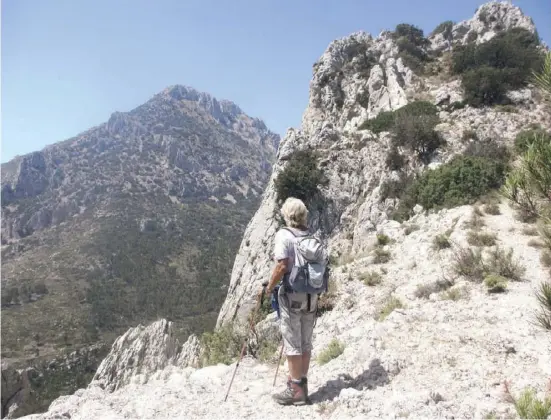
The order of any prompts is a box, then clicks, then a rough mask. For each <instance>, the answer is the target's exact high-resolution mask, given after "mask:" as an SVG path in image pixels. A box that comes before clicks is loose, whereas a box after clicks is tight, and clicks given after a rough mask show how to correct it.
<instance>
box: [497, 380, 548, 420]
mask: <svg viewBox="0 0 551 420" xmlns="http://www.w3.org/2000/svg"><path fill="white" fill-rule="evenodd" d="M505 393H506V395H508V396H509V400H510V401H512V402H513V404H514V406H515V410H516V412H517V414H518V416H519V417H520V418H521V419H547V418H549V416H551V394H550V393H549V392H548V393H547V395H546V396H545V397H544V398H543V399H541V400H540V399H539V398H538V397H537V394H536V391H535V390H534V389H533V388H525V389H524V390H523V391H522V393H521V394H520V396H519V397H518V398H515V397H513V395H512V394H511V392H510V391H509V386H508V384H507V383H506V384H505Z"/></svg>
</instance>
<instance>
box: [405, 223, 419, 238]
mask: <svg viewBox="0 0 551 420" xmlns="http://www.w3.org/2000/svg"><path fill="white" fill-rule="evenodd" d="M419 229H421V228H420V227H419V225H416V224H411V225H407V226H406V227H405V228H404V235H406V236H408V235H410V234H411V233H412V232H415V231H417V230H419Z"/></svg>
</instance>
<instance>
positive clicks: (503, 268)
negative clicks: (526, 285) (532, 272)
mask: <svg viewBox="0 0 551 420" xmlns="http://www.w3.org/2000/svg"><path fill="white" fill-rule="evenodd" d="M486 265H487V268H486V271H487V272H488V273H493V274H498V275H500V276H503V277H506V278H508V279H510V280H517V281H519V280H521V278H522V276H523V274H524V272H525V271H526V268H525V267H524V266H523V265H522V264H521V263H520V261H517V260H515V259H513V249H512V248H509V250H508V251H505V250H503V249H501V248H499V247H496V248H495V249H493V250H491V251H490V253H489V261H488V262H487V263H486Z"/></svg>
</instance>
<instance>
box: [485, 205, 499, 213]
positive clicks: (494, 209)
mask: <svg viewBox="0 0 551 420" xmlns="http://www.w3.org/2000/svg"><path fill="white" fill-rule="evenodd" d="M484 212H485V213H486V214H491V215H494V216H496V215H498V214H501V211H500V210H499V204H498V203H488V204H486V205H485V206H484Z"/></svg>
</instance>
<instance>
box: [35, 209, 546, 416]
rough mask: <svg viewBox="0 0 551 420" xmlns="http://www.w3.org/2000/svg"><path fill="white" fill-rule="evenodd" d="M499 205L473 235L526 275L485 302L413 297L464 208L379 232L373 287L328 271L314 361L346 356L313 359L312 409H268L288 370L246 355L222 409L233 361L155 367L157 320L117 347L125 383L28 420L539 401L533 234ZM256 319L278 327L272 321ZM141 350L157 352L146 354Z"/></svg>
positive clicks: (507, 412)
mask: <svg viewBox="0 0 551 420" xmlns="http://www.w3.org/2000/svg"><path fill="white" fill-rule="evenodd" d="M500 209H501V213H502V214H499V215H483V216H481V218H482V219H483V220H484V223H485V224H486V226H485V227H484V228H483V229H484V231H486V232H490V233H494V234H496V235H497V246H500V247H503V248H505V249H508V248H511V249H513V252H514V258H515V259H518V261H520V262H521V263H522V265H523V266H524V267H525V268H526V271H525V273H524V275H523V276H522V279H521V281H518V282H511V283H509V287H508V289H507V292H505V293H496V294H489V293H488V292H487V290H486V287H485V286H484V284H479V283H477V284H475V283H470V282H466V281H457V282H456V284H455V285H454V286H453V287H452V289H460V290H461V291H462V292H461V293H462V297H461V298H458V300H450V299H445V298H443V296H444V295H443V294H442V292H440V293H432V294H430V295H429V296H428V297H427V298H424V297H417V296H416V293H415V291H416V290H417V286H418V285H421V284H430V283H431V281H434V280H437V279H438V278H441V276H442V273H443V272H444V274H445V275H447V274H448V269H447V267H446V265H445V264H444V266H442V265H441V262H442V261H443V260H449V259H450V258H449V255H448V256H447V257H446V256H445V254H446V253H453V252H454V251H453V249H454V248H453V247H451V248H450V249H444V250H440V251H435V250H434V249H433V248H432V242H433V238H434V237H435V236H436V235H438V234H440V233H441V232H443V231H446V230H448V229H450V228H451V227H452V226H455V229H454V231H453V233H451V235H450V241H451V242H453V243H455V244H456V245H455V246H462V245H463V244H464V242H465V240H466V239H465V238H466V232H467V230H466V229H465V228H464V225H465V224H468V223H469V222H470V220H471V219H472V214H473V208H472V207H471V206H463V207H459V208H456V209H453V210H448V211H442V212H440V213H437V214H433V215H430V216H423V215H418V216H416V217H415V218H414V219H412V220H411V223H412V224H413V223H415V224H417V225H418V226H419V230H416V231H414V232H412V233H410V234H409V235H407V236H406V235H405V234H404V230H403V228H401V227H400V225H399V224H398V223H397V222H391V221H389V222H388V223H386V224H383V225H382V226H380V231H381V232H384V233H385V234H386V235H388V236H389V237H390V238H391V243H390V244H389V245H387V247H388V250H389V251H390V252H391V254H392V255H393V256H394V258H393V259H392V260H391V261H390V262H388V263H386V264H383V265H382V266H383V267H382V268H384V269H385V270H386V271H387V273H386V274H385V275H384V278H383V280H382V282H381V284H379V285H376V286H366V285H364V284H363V283H362V282H361V281H360V280H359V277H360V276H361V274H362V273H363V272H364V271H365V269H367V268H371V269H372V268H374V266H373V264H368V259H369V258H368V257H363V256H359V257H358V258H357V259H356V260H354V261H351V262H349V263H348V264H344V265H342V266H340V267H338V268H337V269H336V270H335V273H334V281H335V282H336V284H337V292H336V293H337V296H338V297H337V298H336V302H337V303H336V305H335V307H334V309H333V310H332V311H329V312H326V313H325V314H323V315H322V316H321V317H320V318H319V319H318V322H317V325H316V328H315V332H314V346H315V350H314V355H313V358H314V359H315V358H316V357H317V356H318V355H319V353H320V352H321V351H323V350H324V349H325V348H326V347H327V346H328V344H329V342H330V341H331V340H332V339H334V338H336V339H338V340H339V341H340V342H341V343H342V344H343V345H344V351H343V353H342V354H341V355H339V356H338V357H336V358H334V359H333V360H331V361H329V362H328V363H326V364H323V365H320V364H319V362H317V361H314V362H313V364H312V367H311V372H310V375H309V388H310V398H311V400H312V404H311V405H308V406H302V407H280V406H278V405H277V404H275V403H274V402H273V401H272V399H271V393H272V392H274V391H275V390H280V389H281V388H282V387H283V386H284V384H285V381H286V374H287V369H286V366H284V365H283V366H281V367H280V369H279V374H278V378H277V384H276V387H275V388H273V387H272V382H273V379H274V374H275V370H276V366H275V364H273V363H272V364H270V363H260V362H259V361H258V360H256V359H254V358H252V357H249V356H247V357H245V358H244V359H243V361H242V362H241V364H240V366H239V368H238V371H237V374H236V377H235V380H234V383H233V386H232V389H231V392H230V395H229V397H228V400H227V401H226V402H224V397H225V394H226V391H227V387H228V385H229V383H230V380H231V376H232V374H233V372H234V369H235V363H234V364H232V365H229V366H227V365H222V364H219V365H216V366H209V367H205V368H202V369H194V368H190V367H181V366H182V364H181V359H180V362H178V361H175V362H174V363H170V364H168V365H167V366H165V367H164V369H156V367H158V366H159V363H160V364H166V360H167V356H168V357H172V353H173V352H172V351H170V350H167V349H168V348H169V347H170V345H169V344H167V343H169V342H170V340H168V341H167V340H163V337H165V336H166V334H164V331H166V325H168V324H166V322H164V321H160V322H159V323H157V324H153V325H152V326H150V327H148V329H146V331H150V333H149V334H145V333H144V334H134V335H133V340H134V342H129V340H126V343H125V348H127V349H134V350H132V351H134V353H133V354H134V355H135V356H136V358H137V359H139V357H140V355H142V356H143V357H144V358H143V359H142V360H141V361H140V362H139V363H136V365H140V366H144V367H147V366H149V369H147V368H144V369H143V371H142V372H141V373H137V374H135V375H133V376H129V377H128V382H129V383H128V384H127V385H125V386H122V387H120V388H119V389H117V390H116V391H114V392H112V393H110V392H108V391H104V390H103V389H102V387H101V378H99V379H100V380H96V381H94V382H93V383H92V384H91V385H90V386H89V387H88V388H87V389H85V390H79V391H78V392H77V393H76V394H75V395H72V396H66V397H61V398H59V399H58V400H56V401H55V402H54V403H53V404H52V406H51V407H50V410H49V411H48V413H45V414H42V415H33V416H28V417H26V418H28V419H52V418H71V419H91V418H101V419H128V418H141V419H165V418H186V419H200V418H215V419H221V418H249V419H256V418H274V419H275V418H279V419H281V418H300V419H307V418H335V419H336V418H338V419H342V418H381V417H384V418H396V417H412V418H483V417H484V416H487V415H490V414H493V415H495V416H497V417H498V418H499V417H502V418H511V417H515V411H514V407H513V405H512V404H511V403H510V402H508V401H507V399H506V396H505V395H504V382H505V381H510V389H511V391H512V393H513V395H518V394H519V392H520V391H521V390H522V389H524V388H525V387H527V386H531V387H534V388H535V389H536V390H538V391H539V393H540V394H541V395H543V393H544V392H545V389H546V386H547V385H548V381H549V380H550V378H551V340H549V337H548V335H546V334H547V333H546V332H545V331H543V330H541V329H540V328H538V327H537V326H536V325H534V324H533V319H532V315H533V311H534V310H535V309H536V300H535V298H534V290H533V289H534V286H536V285H537V284H538V283H539V282H541V281H543V280H544V279H545V277H544V276H545V273H546V272H545V271H544V270H543V269H542V267H541V264H540V262H539V254H538V249H537V248H535V247H530V246H527V242H528V241H529V240H530V238H533V237H531V236H527V235H524V234H523V229H524V228H526V227H527V226H529V225H525V224H523V223H521V222H518V221H516V220H515V219H514V214H513V212H512V211H511V209H510V208H509V207H508V206H507V205H505V204H502V205H501V206H500ZM390 293H393V296H395V297H396V298H397V299H399V300H400V301H401V302H402V305H403V307H402V308H397V309H395V310H394V311H392V312H391V313H390V315H388V317H386V319H384V320H381V321H380V320H378V319H376V315H377V311H378V309H379V308H380V307H381V304H382V302H384V300H385V299H386V298H387V296H388V295H389V294H390ZM344 308H346V310H344ZM265 322H267V323H275V322H277V321H276V320H275V319H274V314H271V315H270V317H269V319H268V320H267V321H265ZM168 334H170V333H168ZM152 337H156V340H157V341H155V339H152ZM145 348H147V349H148V350H147V351H150V350H151V349H152V348H154V349H155V350H154V351H150V352H149V353H147V351H143V349H145ZM116 351H118V350H117V349H114V350H113V351H112V353H114V352H116ZM110 357H111V356H108V358H107V359H106V360H108V359H110ZM275 357H277V355H275ZM147 358H149V359H148V360H146V359H147ZM122 359H124V358H121V357H118V358H117V361H112V362H111V363H113V365H112V366H111V368H112V370H114V371H117V370H118V371H117V375H116V376H117V377H120V376H122V374H123V373H124V372H123V371H124V369H126V367H127V366H128V365H125V364H122V365H121V364H119V365H117V363H121V360H122ZM175 360H177V359H175ZM107 370H108V369H105V368H104V369H102V368H101V367H100V371H102V372H106V371H107ZM99 376H101V374H99Z"/></svg>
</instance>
